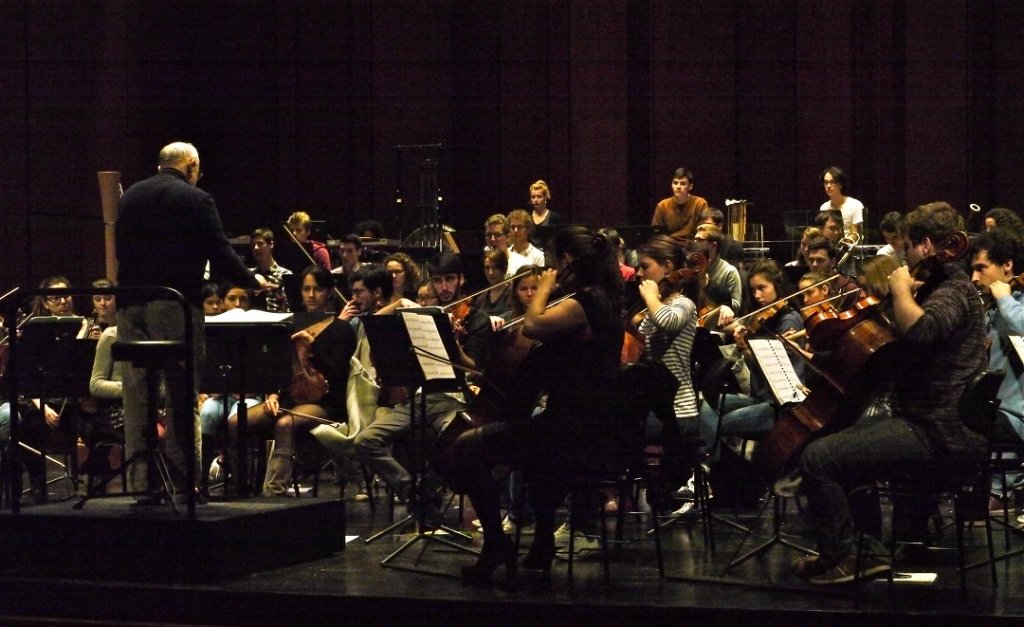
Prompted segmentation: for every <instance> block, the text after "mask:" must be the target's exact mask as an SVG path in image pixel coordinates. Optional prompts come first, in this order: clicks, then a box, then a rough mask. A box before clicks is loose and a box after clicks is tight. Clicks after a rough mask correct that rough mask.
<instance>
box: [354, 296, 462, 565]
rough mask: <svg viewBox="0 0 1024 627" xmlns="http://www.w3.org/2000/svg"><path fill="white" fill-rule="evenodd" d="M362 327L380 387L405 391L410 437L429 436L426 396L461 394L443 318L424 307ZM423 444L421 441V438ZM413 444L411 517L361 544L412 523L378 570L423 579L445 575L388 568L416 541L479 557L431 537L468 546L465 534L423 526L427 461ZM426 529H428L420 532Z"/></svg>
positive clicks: (425, 522)
mask: <svg viewBox="0 0 1024 627" xmlns="http://www.w3.org/2000/svg"><path fill="white" fill-rule="evenodd" d="M362 320H363V324H364V326H365V329H366V336H367V339H368V340H369V342H370V350H371V353H372V355H373V363H374V365H375V367H376V370H377V373H378V374H379V375H380V376H381V387H405V388H406V389H407V391H408V396H409V422H410V428H411V429H412V430H413V432H414V433H415V432H416V431H417V430H419V432H420V434H421V435H425V434H426V433H428V430H429V429H431V425H430V424H428V423H427V394H429V393H436V392H453V391H464V390H465V385H466V382H465V377H464V376H463V374H462V371H461V370H459V369H457V368H455V367H453V366H452V363H453V362H454V360H453V358H452V355H453V351H456V352H455V354H457V347H456V344H455V336H454V334H453V332H452V327H451V323H450V322H449V320H448V314H447V313H446V312H445V311H444V310H442V309H441V308H439V307H423V308H408V309H401V310H399V312H398V313H396V314H395V315H394V316H365V317H363V319H362ZM417 388H419V389H420V395H419V405H420V410H419V416H418V417H417V415H416V400H417V399H416V390H417ZM420 439H421V440H422V439H425V438H422V437H421V438H420ZM415 440H416V438H415V437H414V445H413V446H412V447H411V456H412V463H411V464H410V466H411V469H410V475H411V476H412V486H413V490H412V494H413V495H414V497H413V498H414V499H415V501H411V502H414V504H415V507H414V508H413V512H412V513H409V514H408V515H407V516H406V517H405V518H403V519H402V520H399V521H397V522H395V523H393V524H391V525H389V526H388V527H386V528H385V529H383V530H381V531H379V532H377V533H375V534H374V535H372V536H370V537H369V538H367V539H366V543H367V544H370V543H372V542H374V541H376V540H378V539H380V538H382V537H384V536H386V535H388V534H390V533H391V532H393V531H394V530H396V529H400V528H402V527H404V526H405V525H407V524H408V523H410V522H413V521H415V522H417V529H416V533H415V534H414V535H413V537H412V538H410V539H409V540H407V541H406V542H404V543H403V544H402V545H401V546H400V547H398V548H397V549H396V550H395V551H394V552H392V553H391V554H390V555H388V556H387V557H385V558H384V559H383V560H381V563H380V564H381V566H384V567H391V568H399V569H404V570H412V571H414V572H424V573H428V574H444V573H436V572H431V571H424V570H421V569H417V568H410V567H403V566H396V565H393V564H391V562H392V561H394V560H395V559H396V558H398V556H400V555H401V554H402V553H404V552H405V551H406V550H408V549H409V548H411V547H412V546H413V545H414V544H416V543H417V542H419V541H424V542H425V543H426V542H439V543H441V544H443V545H445V546H447V547H450V548H453V549H455V550H457V551H460V552H463V553H468V554H471V555H479V552H478V551H476V550H474V549H471V548H469V547H466V546H463V545H461V544H458V543H456V542H453V541H452V540H449V539H448V538H447V537H443V536H439V535H436V533H435V532H436V531H444V532H446V533H447V534H450V535H454V536H457V537H460V538H463V539H464V540H467V541H468V540H471V538H470V537H469V536H468V535H466V534H465V533H463V532H461V531H459V530H457V529H454V528H451V527H448V526H445V525H443V524H440V523H436V522H432V521H430V520H427V510H426V507H425V504H426V501H427V496H428V495H427V490H426V487H427V486H426V483H425V482H424V476H425V473H426V455H423V454H420V452H419V451H417V450H416V448H417V447H416V445H415ZM425 529H430V531H429V532H425V531H424V530H425ZM425 551H426V546H424V548H423V550H422V551H420V554H419V556H417V558H416V561H415V564H418V563H419V561H420V559H421V558H422V556H423V553H424V552H425Z"/></svg>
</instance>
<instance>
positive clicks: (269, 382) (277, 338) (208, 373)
mask: <svg viewBox="0 0 1024 627" xmlns="http://www.w3.org/2000/svg"><path fill="white" fill-rule="evenodd" d="M249 314H253V315H251V316H250V315H249ZM221 315H224V314H221ZM247 317H249V318H251V320H245V318H247ZM272 317H277V318H278V319H277V320H273V319H271V318H272ZM218 318H220V316H210V317H208V318H206V361H205V365H204V367H203V375H202V379H201V383H200V390H201V391H204V392H209V391H216V392H218V393H221V394H224V396H225V398H228V397H230V396H231V394H238V395H239V403H238V409H237V412H238V438H237V442H236V443H235V444H236V447H237V455H236V458H235V477H236V478H237V481H238V496H240V497H245V496H249V487H250V485H249V465H248V460H247V457H248V456H247V455H246V444H247V442H248V407H247V406H246V404H245V395H246V393H254V392H259V393H265V392H267V391H268V390H277V389H279V388H281V387H282V386H283V385H284V384H286V383H287V382H288V380H289V378H290V376H291V372H292V365H291V364H292V362H291V356H292V353H293V349H292V341H291V335H292V320H293V317H292V315H291V314H276V315H275V314H266V312H259V311H258V310H250V311H249V312H244V313H241V314H236V315H235V316H233V317H232V318H230V319H225V320H218ZM225 418H226V417H225ZM201 471H203V472H205V471H206V469H201Z"/></svg>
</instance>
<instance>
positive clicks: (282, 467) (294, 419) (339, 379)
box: [228, 289, 356, 497]
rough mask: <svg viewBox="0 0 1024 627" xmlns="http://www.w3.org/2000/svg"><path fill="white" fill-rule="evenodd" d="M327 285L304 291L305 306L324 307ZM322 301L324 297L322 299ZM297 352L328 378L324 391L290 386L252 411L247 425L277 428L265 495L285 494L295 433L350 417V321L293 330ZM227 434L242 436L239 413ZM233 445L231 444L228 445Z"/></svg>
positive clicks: (353, 339) (352, 338) (333, 320)
mask: <svg viewBox="0 0 1024 627" xmlns="http://www.w3.org/2000/svg"><path fill="white" fill-rule="evenodd" d="M329 294H330V292H329V290H328V289H320V290H313V291H311V292H310V293H308V294H307V293H304V294H303V297H304V298H303V300H304V302H306V305H307V309H324V308H326V307H327V300H328V298H329ZM320 301H323V302H320ZM292 341H293V343H294V345H295V349H296V353H297V354H298V355H302V354H306V355H308V359H307V360H300V361H306V362H307V363H305V364H304V365H306V366H309V367H311V368H312V369H314V370H315V371H316V372H319V373H321V374H322V375H323V377H324V378H325V379H326V382H327V386H326V391H323V390H322V389H321V390H316V391H313V390H308V389H307V390H300V389H299V388H298V387H297V386H292V387H291V388H290V389H288V390H279V391H277V392H273V393H270V394H268V395H267V398H266V400H265V401H264V402H263V403H261V404H260V405H258V406H256V407H254V408H253V409H252V410H251V411H250V412H249V415H248V425H249V428H251V429H252V430H254V431H255V432H261V431H262V432H270V431H271V430H272V431H273V434H274V452H273V455H272V456H271V458H270V461H269V462H268V463H267V473H266V477H265V479H264V482H263V492H262V495H263V496H267V497H273V496H287V495H288V489H289V487H290V486H291V481H292V468H293V464H294V459H293V458H294V454H295V434H296V433H297V432H305V431H310V430H312V429H313V427H315V426H317V425H318V424H322V423H323V421H325V420H328V421H332V422H338V423H342V422H346V421H347V411H346V405H345V400H346V399H345V393H346V384H347V382H348V374H349V360H350V359H351V357H352V354H353V352H354V351H355V346H356V334H355V331H354V330H353V329H352V325H351V324H349V323H348V322H347V321H345V320H341V319H339V318H330V319H329V320H327V321H324V322H319V323H317V324H315V325H313V326H312V327H309V328H308V329H303V330H301V331H298V332H297V333H295V334H294V335H293V336H292ZM228 437H229V440H230V441H232V442H237V439H238V421H237V416H232V417H231V418H230V419H229V421H228ZM230 449H231V447H230V446H229V447H228V450H230Z"/></svg>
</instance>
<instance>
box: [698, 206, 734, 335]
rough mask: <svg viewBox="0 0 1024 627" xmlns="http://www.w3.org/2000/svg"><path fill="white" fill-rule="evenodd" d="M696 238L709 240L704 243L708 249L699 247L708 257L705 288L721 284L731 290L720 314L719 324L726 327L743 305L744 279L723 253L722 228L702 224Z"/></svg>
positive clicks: (704, 240) (702, 240) (723, 237)
mask: <svg viewBox="0 0 1024 627" xmlns="http://www.w3.org/2000/svg"><path fill="white" fill-rule="evenodd" d="M694 238H695V239H696V240H698V241H701V242H707V243H706V244H704V246H706V247H707V248H706V249H698V250H701V252H702V253H703V254H704V255H705V257H707V259H708V268H707V283H706V284H705V289H708V288H712V286H715V288H716V289H717V287H718V286H721V287H722V288H724V289H725V290H727V291H728V292H729V302H728V303H722V308H721V310H720V311H719V314H718V316H719V322H718V324H719V326H723V327H724V326H726V325H728V324H730V323H731V322H732V320H733V317H734V316H735V312H737V311H739V310H740V308H741V307H742V305H743V281H742V279H741V278H740V271H739V270H738V269H737V268H736V266H734V265H732V264H731V263H729V262H728V261H726V260H725V259H724V258H723V257H722V255H721V250H722V246H723V243H724V242H725V236H724V235H723V234H722V230H721V229H720V228H718V227H717V226H715V225H713V224H701V225H700V226H698V227H697V233H696V235H694Z"/></svg>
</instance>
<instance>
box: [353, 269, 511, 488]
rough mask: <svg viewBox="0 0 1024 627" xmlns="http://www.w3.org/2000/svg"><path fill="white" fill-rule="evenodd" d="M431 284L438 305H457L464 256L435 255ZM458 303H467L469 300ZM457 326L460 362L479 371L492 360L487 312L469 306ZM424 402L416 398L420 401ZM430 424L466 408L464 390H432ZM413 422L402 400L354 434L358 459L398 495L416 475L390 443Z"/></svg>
mask: <svg viewBox="0 0 1024 627" xmlns="http://www.w3.org/2000/svg"><path fill="white" fill-rule="evenodd" d="M428 272H429V275H430V285H431V289H432V291H433V293H434V296H435V297H436V298H437V302H438V305H440V306H442V307H445V306H452V305H455V304H456V303H457V301H459V299H460V298H461V297H462V287H463V284H464V283H465V281H466V279H465V275H464V274H463V267H462V259H460V258H459V256H458V255H456V254H454V253H452V252H447V251H446V252H443V253H440V254H439V255H436V256H435V257H434V258H433V259H431V260H430V263H429V264H428ZM458 304H466V301H463V302H462V303H458ZM409 305H412V303H411V302H410V301H406V300H403V301H400V302H399V303H394V304H392V305H389V306H388V307H387V308H384V309H382V310H380V311H378V312H377V313H378V314H382V315H387V314H389V313H393V312H394V310H395V309H396V308H398V307H405V306H409ZM453 324H454V326H455V330H456V333H455V335H456V344H457V346H458V355H455V357H456V362H457V365H459V366H463V367H465V368H470V369H473V370H480V369H482V368H483V367H484V366H485V365H486V364H487V358H488V356H489V354H490V347H491V333H492V331H491V322H490V319H489V318H488V317H487V315H486V314H484V313H483V312H481V311H479V310H477V309H475V308H473V307H472V306H470V307H468V313H466V314H465V316H464V317H463V318H462V319H461V320H460V319H456V320H454V322H453ZM418 404H419V402H418V401H417V405H418ZM426 406H427V416H426V418H427V423H428V424H430V426H432V427H433V429H434V431H435V433H441V432H442V431H444V429H445V428H446V427H447V426H448V424H449V423H451V421H452V420H453V419H454V418H455V414H456V413H457V412H459V411H462V410H463V409H465V407H466V399H465V398H464V397H463V395H462V393H459V392H451V393H449V392H432V393H430V394H428V395H427V397H426ZM410 427H411V421H410V416H409V403H408V402H402V403H397V404H396V405H395V406H394V407H381V408H379V409H378V410H377V413H376V415H375V417H374V421H373V423H371V424H370V425H367V426H366V427H365V428H364V429H363V430H362V431H360V432H359V434H358V435H357V436H356V438H355V450H356V459H358V460H359V461H360V462H362V463H364V464H366V465H367V467H368V468H369V469H370V470H371V471H373V472H375V473H377V474H378V475H380V476H381V477H382V478H383V479H384V480H385V481H386V482H387V484H388V485H389V486H390V487H391V489H392V490H393V491H394V492H395V494H396V495H397V496H398V497H399V499H400V500H401V499H404V498H405V497H407V496H408V494H409V489H410V487H411V481H412V478H411V476H410V474H409V472H408V470H406V469H405V468H404V467H403V466H402V465H401V464H400V463H399V462H398V461H397V460H396V459H395V458H394V457H393V456H392V454H391V451H390V447H391V444H392V443H393V442H394V441H395V440H396V439H397V438H398V437H400V436H401V435H403V434H404V433H406V432H407V431H408V430H409V429H410Z"/></svg>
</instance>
